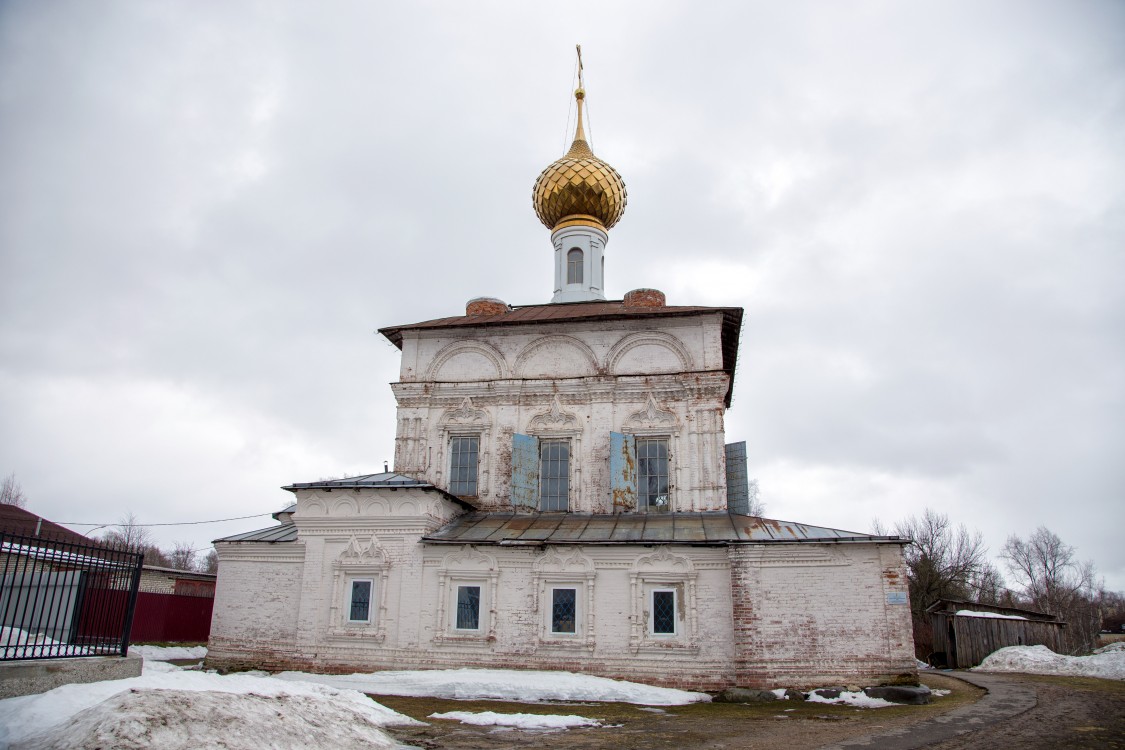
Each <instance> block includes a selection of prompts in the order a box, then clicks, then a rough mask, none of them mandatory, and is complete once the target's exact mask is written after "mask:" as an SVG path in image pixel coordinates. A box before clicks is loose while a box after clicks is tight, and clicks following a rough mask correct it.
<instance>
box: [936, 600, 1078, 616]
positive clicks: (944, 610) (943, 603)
mask: <svg viewBox="0 0 1125 750" xmlns="http://www.w3.org/2000/svg"><path fill="white" fill-rule="evenodd" d="M963 609H970V610H973V611H976V612H995V613H996V614H998V615H1017V616H1019V617H1026V618H1027V619H1029V620H1042V621H1046V622H1055V621H1058V619H1059V618H1058V617H1056V616H1055V615H1052V614H1048V613H1047V612H1039V611H1037V610H1034V609H1019V608H1018V607H1001V606H998V605H995V604H981V603H980V602H970V601H966V600H964V599H939V600H938V601H936V602H934V603H933V604H931V605H930V606H928V607H926V612H928V613H929V614H938V615H948V616H950V617H956V616H957V613H958V612H959V611H960V610H963Z"/></svg>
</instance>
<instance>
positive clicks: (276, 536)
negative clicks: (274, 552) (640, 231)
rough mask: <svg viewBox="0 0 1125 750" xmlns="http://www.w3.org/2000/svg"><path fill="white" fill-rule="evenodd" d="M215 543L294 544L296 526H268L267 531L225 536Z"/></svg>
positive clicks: (286, 524) (289, 524)
mask: <svg viewBox="0 0 1125 750" xmlns="http://www.w3.org/2000/svg"><path fill="white" fill-rule="evenodd" d="M215 541H216V542H295V541H297V525H296V524H294V523H293V522H291V521H290V522H289V523H282V524H280V525H278V526H270V527H269V528H268V529H257V530H255V531H247V532H245V533H242V534H234V535H232V536H225V537H223V538H222V539H216V540H215Z"/></svg>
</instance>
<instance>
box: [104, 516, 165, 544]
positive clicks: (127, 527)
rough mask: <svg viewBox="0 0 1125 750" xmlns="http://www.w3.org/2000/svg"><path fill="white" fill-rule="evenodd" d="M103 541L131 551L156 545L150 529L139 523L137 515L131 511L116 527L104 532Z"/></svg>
mask: <svg viewBox="0 0 1125 750" xmlns="http://www.w3.org/2000/svg"><path fill="white" fill-rule="evenodd" d="M102 541H103V542H107V543H109V544H112V545H113V546H115V547H120V548H122V549H127V550H129V551H131V552H145V551H146V550H148V549H149V548H151V547H155V546H156V545H155V544H154V543H153V541H152V535H151V534H150V533H149V531H148V529H146V528H145V527H144V526H141V525H140V524H138V523H137V517H136V516H135V515H134V514H133V512H132V511H129V512H128V513H127V514H125V516H124V517H123V518H122V519H121V521H120V522H119V523H118V524H117V526H116V527H114V528H112V529H110V530H109V531H107V532H105V533H104V534H102Z"/></svg>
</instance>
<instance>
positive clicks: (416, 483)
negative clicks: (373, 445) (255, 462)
mask: <svg viewBox="0 0 1125 750" xmlns="http://www.w3.org/2000/svg"><path fill="white" fill-rule="evenodd" d="M353 487H433V485H432V484H430V483H429V482H423V481H422V480H421V479H415V478H414V477H408V476H406V475H405V474H397V473H395V472H393V471H385V472H383V473H382V474H363V475H361V476H358V477H344V478H342V479H321V480H318V481H316V482H294V483H293V484H290V485H286V486H285V487H282V488H281V489H283V490H289V491H290V492H292V491H293V490H306V489H329V490H331V489H336V488H341V489H351V488H353Z"/></svg>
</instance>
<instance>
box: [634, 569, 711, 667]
mask: <svg viewBox="0 0 1125 750" xmlns="http://www.w3.org/2000/svg"><path fill="white" fill-rule="evenodd" d="M697 576H698V574H697V573H696V570H695V566H694V565H692V562H691V560H690V559H688V558H686V557H683V556H681V555H674V554H672V553H671V552H670V551H669V550H668V548H667V547H661V548H660V549H659V550H657V551H656V552H654V553H653V554H651V555H644V556H642V557H639V558H637V561H636V562H635V563H633V566H632V569H631V570H630V572H629V590H630V596H629V602H630V605H629V609H630V612H629V626H630V627H629V647H630V650H631V651H632V652H633V653H634V654H635V653H639V652H642V651H647V652H660V651H666V650H668V649H677V650H687V651H690V652H693V653H696V652H698V651H699V614H698V609H697V605H696V595H695V588H696V578H697ZM667 590H673V591H675V592H676V610H677V613H676V616H677V620H676V632H675V633H674V634H668V633H653V632H652V624H651V622H652V609H651V608H652V592H653V591H667Z"/></svg>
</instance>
